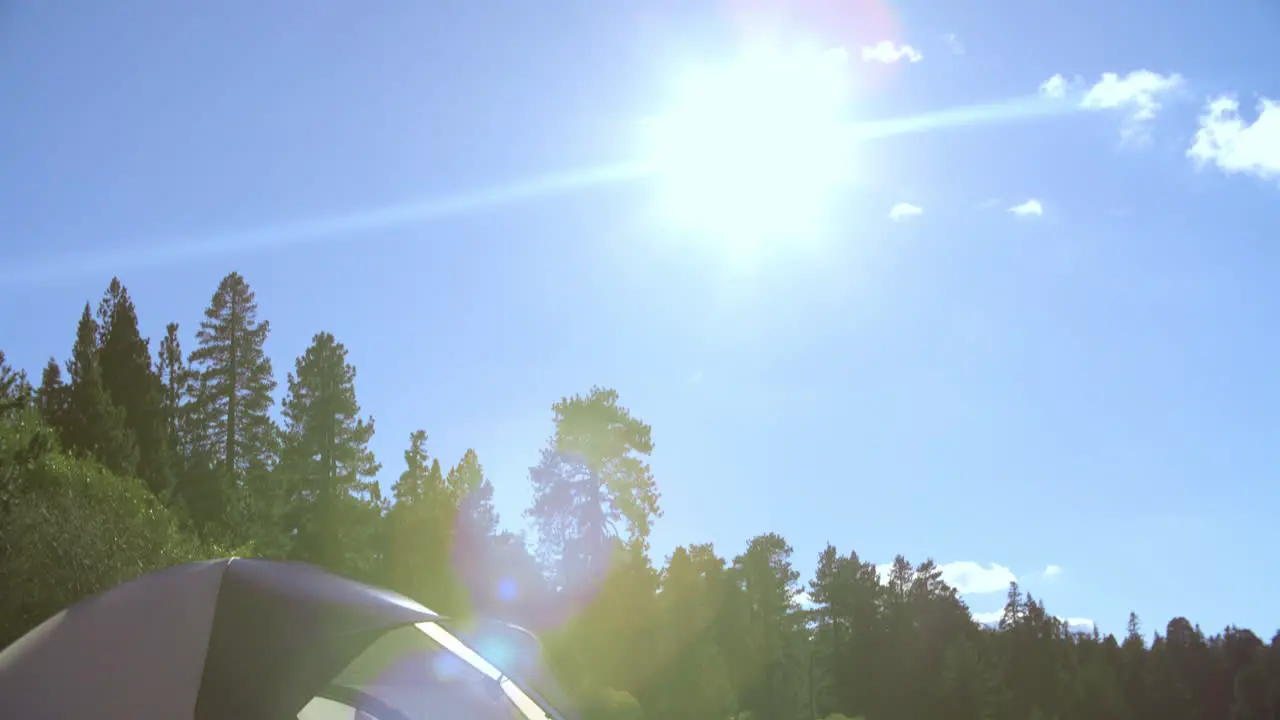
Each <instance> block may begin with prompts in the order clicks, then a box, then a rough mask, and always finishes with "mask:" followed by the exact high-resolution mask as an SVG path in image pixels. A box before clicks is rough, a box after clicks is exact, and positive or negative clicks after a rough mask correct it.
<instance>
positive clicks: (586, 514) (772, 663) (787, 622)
mask: <svg viewBox="0 0 1280 720" xmlns="http://www.w3.org/2000/svg"><path fill="white" fill-rule="evenodd" d="M69 330H70V329H69ZM269 332H270V325H269V323H268V322H267V321H266V320H264V319H260V318H259V317H258V307H257V304H256V302H255V300H254V295H253V292H252V290H250V288H249V286H248V284H247V283H246V282H245V280H244V278H242V277H241V276H240V275H238V274H236V273H232V274H230V275H228V276H227V277H226V278H224V279H223V280H222V282H221V283H220V284H219V285H218V288H217V290H216V291H215V292H214V294H213V296H212V299H211V301H210V303H209V306H208V308H207V309H206V310H205V313H204V319H203V320H202V321H201V323H200V326H199V328H198V329H197V330H196V332H195V334H194V338H193V340H194V346H193V348H192V349H191V351H190V352H189V353H186V352H184V350H183V347H182V343H181V340H182V336H181V333H180V332H179V327H178V326H177V325H176V324H172V323H171V324H169V325H168V327H167V328H166V332H165V335H164V337H163V338H162V339H161V340H160V342H159V343H158V346H157V347H156V348H155V352H154V354H153V353H152V348H151V345H150V342H149V341H148V340H147V339H145V338H143V337H142V335H141V333H140V332H139V329H138V317H137V309H136V308H135V307H134V304H133V302H132V300H131V298H130V297H129V293H128V291H127V289H126V288H125V287H124V286H123V285H122V284H121V283H120V282H119V281H118V280H112V282H111V283H110V285H109V286H108V288H107V290H106V292H105V294H104V295H103V297H102V298H101V300H100V301H99V302H98V304H97V306H96V307H94V306H93V305H92V304H91V303H86V304H85V306H84V310H83V312H82V314H81V317H80V321H79V324H78V326H77V327H76V329H75V333H74V336H71V333H70V332H69V333H68V336H69V339H71V348H70V356H69V357H68V358H67V359H66V360H65V361H64V362H59V361H58V360H57V359H56V358H51V359H50V360H49V363H48V364H47V365H46V366H45V368H44V369H43V371H42V372H41V373H40V378H39V381H38V382H32V381H31V380H30V379H29V378H28V375H27V374H26V373H25V372H23V371H20V370H15V369H13V368H11V367H9V366H8V365H6V364H5V362H4V357H3V354H2V353H0V590H2V592H0V645H3V644H7V643H8V642H10V641H12V640H13V639H14V638H16V637H17V636H19V635H20V634H22V633H23V632H25V631H26V630H28V629H30V628H31V627H32V626H34V625H35V624H36V623H38V622H40V621H41V620H43V619H44V618H46V617H48V616H49V615H51V614H52V613H54V612H56V611H57V610H59V609H61V608H62V607H64V606H66V605H68V604H70V603H71V602H74V601H75V600H77V599H79V598H81V597H83V596H85V595H87V594H90V593H92V592H95V591H97V590H100V589H103V588H105V587H109V586H111V585H114V584H116V583H118V582H121V581H123V580H125V579H128V578H130V577H134V576H136V575H138V574H141V573H143V572H146V571H148V570H151V569H155V568H159V567H164V566H167V565H172V564H175V563H179V562H185V561H188V560H193V559H204V558H209V557H217V556H226V555H229V554H237V555H254V556H261V557H274V558H286V559H296V560H304V561H307V562H313V563H317V564H320V565H323V566H325V567H328V568H330V569H332V570H334V571H336V572H339V573H341V574H344V575H347V576H350V577H355V578H358V579H361V580H365V581H369V582H373V583H376V584H379V585H383V586H387V587H390V588H393V589H395V590H398V591H400V592H403V593H405V594H407V595H409V596H412V597H414V598H416V599H418V600H420V601H422V602H423V603H424V604H426V605H427V606H428V607H431V608H433V609H435V610H437V611H438V612H442V613H445V614H448V615H451V616H458V617H466V616H469V615H472V614H484V615H489V616H498V617H503V618H505V619H509V620H512V621H514V622H517V623H520V624H523V625H525V626H526V627H529V628H531V629H533V630H535V631H536V632H538V634H539V635H541V636H542V638H543V639H544V642H545V644H546V648H547V654H548V660H549V662H550V664H551V667H552V668H553V670H554V673H555V675H556V676H557V678H558V679H559V682H560V684H561V685H562V686H564V687H565V688H566V689H567V691H568V692H569V694H570V696H571V697H572V698H573V699H574V700H575V704H577V705H578V706H579V708H581V709H582V710H583V712H584V713H585V715H586V716H588V717H600V718H604V717H608V718H633V719H635V720H641V719H642V718H677V719H687V720H695V719H697V720H703V719H706V718H722V719H727V718H752V719H753V720H775V719H776V720H806V719H812V718H828V717H832V716H840V715H843V716H847V717H856V716H863V717H865V718H869V719H871V720H917V719H918V718H924V717H942V718H954V719H955V720H1028V719H1032V718H1037V719H1043V720H1054V719H1059V720H1077V719H1078V720H1129V719H1135V720H1136V719H1139V718H1141V719H1148V718H1149V719H1150V720H1157V719H1159V720H1212V719H1216V718H1223V719H1226V718H1231V719H1232V720H1262V719H1263V718H1267V719H1268V720H1272V719H1274V718H1276V717H1278V715H1277V710H1280V634H1277V635H1276V636H1274V637H1272V638H1271V640H1270V643H1264V642H1263V641H1262V640H1261V639H1260V638H1259V637H1257V636H1256V635H1254V634H1253V633H1252V632H1250V631H1248V630H1243V629H1239V628H1235V627H1229V628H1226V629H1224V630H1222V631H1221V632H1219V633H1217V634H1213V635H1208V634H1206V633H1204V632H1202V631H1201V629H1200V628H1199V627H1198V626H1195V625H1192V624H1191V623H1190V622H1188V621H1187V620H1186V619H1183V618H1175V619H1174V620H1172V621H1170V622H1169V623H1168V625H1167V626H1166V628H1165V629H1164V632H1163V633H1161V632H1156V633H1154V634H1153V635H1154V640H1153V642H1150V643H1148V642H1146V641H1145V639H1144V636H1143V634H1142V632H1141V628H1140V626H1139V622H1138V619H1137V617H1136V616H1131V617H1130V622H1129V627H1128V628H1127V633H1126V634H1125V635H1124V636H1123V637H1122V638H1119V639H1117V638H1116V637H1114V636H1111V635H1105V636H1104V635H1102V634H1101V633H1099V632H1098V631H1097V630H1096V629H1095V630H1094V631H1093V632H1092V633H1079V632H1073V631H1072V630H1071V629H1070V628H1069V627H1068V626H1067V625H1066V624H1065V623H1064V622H1063V621H1061V620H1059V619H1058V618H1056V617H1054V616H1053V615H1051V614H1050V613H1049V612H1048V611H1047V610H1046V608H1045V607H1044V604H1043V603H1042V602H1040V601H1038V600H1036V599H1034V598H1032V597H1031V596H1030V595H1029V594H1024V593H1022V592H1021V591H1020V590H1019V589H1018V587H1017V586H1016V585H1013V586H1011V587H1010V590H1009V595H1008V600H1007V603H1006V605H1005V609H1004V613H1003V617H1002V618H1001V619H1000V621H999V623H998V626H997V627H983V626H980V625H979V624H977V623H975V622H974V620H973V618H972V615H971V614H970V612H969V610H968V608H967V607H966V606H965V604H964V602H963V601H962V600H961V599H960V598H959V597H958V596H957V594H956V591H955V589H954V588H951V587H949V586H948V585H947V583H946V582H945V581H944V580H943V579H942V575H941V571H940V569H939V568H938V567H937V566H936V565H935V564H934V563H933V562H932V561H930V560H926V561H925V562H923V563H920V564H918V565H913V564H912V563H909V562H908V561H907V560H906V559H905V558H902V557H898V558H896V560H895V562H894V564H893V566H892V569H891V571H890V572H888V573H887V574H885V576H884V577H882V576H881V574H880V573H879V572H877V570H876V567H875V565H874V564H873V563H871V562H866V561H864V560H863V559H861V558H859V557H858V556H857V554H856V553H853V552H849V553H843V552H840V551H838V550H837V549H836V548H834V547H827V548H826V549H825V550H823V551H822V553H821V554H820V556H819V562H818V566H817V571H816V572H815V575H814V577H813V578H810V579H808V581H807V582H804V583H802V582H801V579H800V577H799V574H798V573H797V572H796V571H795V570H794V569H793V568H792V548H791V547H790V545H788V543H787V542H786V540H785V539H784V538H782V537H781V536H779V535H777V534H765V535H761V536H758V537H755V538H752V539H750V540H749V541H748V542H747V544H746V546H745V547H744V548H743V549H742V551H741V552H740V553H738V554H736V555H733V556H732V557H729V556H724V555H721V554H719V553H718V552H717V550H716V549H715V548H713V547H712V546H711V545H697V544H693V545H688V546H685V547H680V548H677V549H676V550H675V551H674V552H673V553H672V554H671V555H670V556H669V557H668V558H666V559H665V564H664V565H663V566H662V567H660V568H655V567H654V566H653V565H652V563H651V561H650V559H649V553H648V544H647V538H648V535H649V531H650V528H651V526H652V524H653V523H654V522H655V521H657V520H658V519H659V518H660V517H661V510H660V503H659V500H660V496H659V493H658V490H657V486H656V483H655V481H654V478H653V476H652V473H651V472H650V469H649V465H648V462H647V458H648V457H649V455H650V454H651V452H652V450H653V440H652V434H651V429H650V427H649V426H648V425H646V424H645V423H644V422H643V421H642V420H640V419H639V418H636V417H634V416H633V415H632V414H631V413H630V412H629V411H628V410H627V409H626V408H625V407H624V406H622V405H620V404H619V398H618V396H617V394H616V393H615V392H613V391H611V390H607V389H603V388H592V389H590V391H588V392H587V393H586V394H583V395H574V396H570V397H566V398H563V399H561V400H560V401H559V402H557V403H555V404H554V405H553V406H552V420H553V424H554V432H553V434H552V437H551V439H550V440H549V441H548V444H547V447H546V448H545V449H544V450H543V451H542V454H541V457H540V458H538V459H537V460H538V462H537V464H536V465H535V466H534V467H532V468H530V473H529V478H528V481H529V482H530V483H531V486H532V489H533V495H534V501H533V503H532V505H531V507H530V508H529V509H528V510H527V511H526V516H527V519H528V520H529V521H530V527H532V528H533V530H534V532H535V537H532V538H525V537H524V536H522V535H518V534H513V533H510V532H506V531H503V530H502V529H501V528H500V525H499V518H498V515H497V512H496V511H495V509H494V506H493V486H492V484H491V483H490V481H489V480H488V479H487V478H486V477H485V474H484V470H483V467H482V465H481V463H480V459H479V458H478V457H477V455H476V453H475V452H474V451H467V452H466V453H465V454H464V455H463V457H461V458H458V459H456V460H454V461H449V460H446V461H445V462H444V463H443V464H442V462H441V459H440V458H437V457H434V456H432V455H431V453H430V447H429V442H428V435H427V433H426V432H425V431H423V430H419V431H416V432H414V433H412V434H411V435H410V437H409V438H408V447H407V449H406V450H405V452H404V457H403V460H402V468H401V472H400V474H399V479H398V480H397V481H396V482H395V484H394V485H393V486H392V488H391V496H390V497H384V496H383V494H382V492H381V491H380V488H379V485H378V484H377V483H376V482H375V481H374V476H375V474H376V473H378V471H379V469H380V467H381V464H380V461H379V460H378V459H377V458H375V457H374V456H373V453H372V452H370V450H369V441H370V439H371V438H372V437H373V434H374V422H373V419H372V418H371V417H369V416H367V415H365V414H364V413H363V411H362V409H361V407H360V404H359V402H358V401H357V397H356V387H355V379H356V372H355V368H353V367H352V366H351V365H350V364H349V363H348V362H347V360H346V349H345V348H344V347H343V345H342V344H341V343H340V342H338V340H337V339H336V338H335V337H334V336H333V335H331V334H329V333H326V332H320V333H317V334H316V335H315V336H314V337H313V339H312V342H311V345H310V346H309V347H307V348H305V349H304V350H303V352H302V354H301V355H300V356H298V357H297V359H296V360H295V361H294V364H293V369H292V371H291V372H289V373H288V374H287V379H286V382H285V384H284V387H283V388H279V387H277V381H276V379H275V378H276V373H275V370H274V368H273V366H272V363H271V359H270V358H268V357H267V356H266V354H265V352H264V351H263V346H264V342H265V340H266V338H267V335H268V334H269ZM530 548H532V550H531V549H530ZM802 591H803V592H805V593H807V596H808V601H807V602H805V603H804V604H803V605H802V604H801V603H800V601H799V599H800V597H801V595H800V593H801V592H802Z"/></svg>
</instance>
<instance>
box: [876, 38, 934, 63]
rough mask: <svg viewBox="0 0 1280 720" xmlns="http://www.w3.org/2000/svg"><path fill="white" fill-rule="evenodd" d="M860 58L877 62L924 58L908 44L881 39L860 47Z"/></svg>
mask: <svg viewBox="0 0 1280 720" xmlns="http://www.w3.org/2000/svg"><path fill="white" fill-rule="evenodd" d="M862 59H863V60H864V61H866V62H879V63H896V62H898V61H899V60H906V61H907V62H913V63H917V62H920V61H921V60H923V59H924V55H921V54H920V51H919V50H916V49H915V48H913V47H911V46H910V45H896V44H894V42H893V41H892V40H881V41H880V42H878V43H876V44H875V45H868V46H866V47H864V48H862Z"/></svg>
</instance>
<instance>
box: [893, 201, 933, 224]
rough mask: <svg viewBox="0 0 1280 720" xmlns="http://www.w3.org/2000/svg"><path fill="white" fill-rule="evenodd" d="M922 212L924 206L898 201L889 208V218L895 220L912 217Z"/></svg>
mask: <svg viewBox="0 0 1280 720" xmlns="http://www.w3.org/2000/svg"><path fill="white" fill-rule="evenodd" d="M923 212H924V208H922V207H920V206H919V205H912V204H911V203H905V202H900V203H897V204H895V205H894V206H893V207H891V208H889V219H890V220H893V221H895V222H900V221H902V220H906V219H907V218H913V217H916V216H917V215H919V214H921V213H923Z"/></svg>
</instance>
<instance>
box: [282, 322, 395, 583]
mask: <svg viewBox="0 0 1280 720" xmlns="http://www.w3.org/2000/svg"><path fill="white" fill-rule="evenodd" d="M355 375H356V370H355V368H354V367H352V366H351V365H350V364H349V363H347V349H346V348H345V347H343V346H342V344H341V343H339V342H337V340H336V339H335V338H334V337H333V335H331V334H330V333H327V332H321V333H317V334H316V336H315V337H314V338H313V339H312V343H311V346H310V347H309V348H307V351H306V352H305V353H304V354H303V355H302V356H301V357H299V358H298V360H297V363H296V366H295V370H294V372H292V373H290V374H289V394H288V396H287V397H286V399H285V401H284V417H285V448H284V453H283V462H282V465H284V467H285V468H287V473H286V475H287V477H286V480H285V482H286V483H287V485H286V487H287V488H288V496H289V498H290V501H291V502H290V504H291V506H293V507H294V508H296V509H297V512H296V514H295V515H294V517H293V523H294V529H296V531H297V542H298V544H297V553H298V554H299V556H300V557H301V558H303V559H306V560H310V561H313V562H319V563H324V564H326V565H329V566H331V567H338V568H340V567H345V566H346V564H347V563H346V557H345V556H346V552H347V551H348V550H350V549H351V548H350V545H349V542H348V541H351V540H357V539H358V540H360V541H365V542H367V541H368V540H369V538H368V537H361V538H355V537H353V535H356V534H361V530H362V528H361V527H360V523H359V520H364V519H368V518H369V517H370V516H369V513H368V512H362V511H369V510H370V509H371V508H372V507H373V506H374V505H376V504H377V503H378V502H379V500H380V498H379V496H378V495H377V484H376V483H375V482H374V481H373V480H372V479H371V478H372V477H373V475H374V474H375V473H377V471H378V469H379V465H378V463H377V461H376V460H375V459H374V456H373V453H372V452H371V451H370V450H369V440H370V439H372V437H373V419H372V418H369V419H367V420H366V419H363V418H361V417H359V415H360V404H359V403H358V402H357V401H356V392H355Z"/></svg>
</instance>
